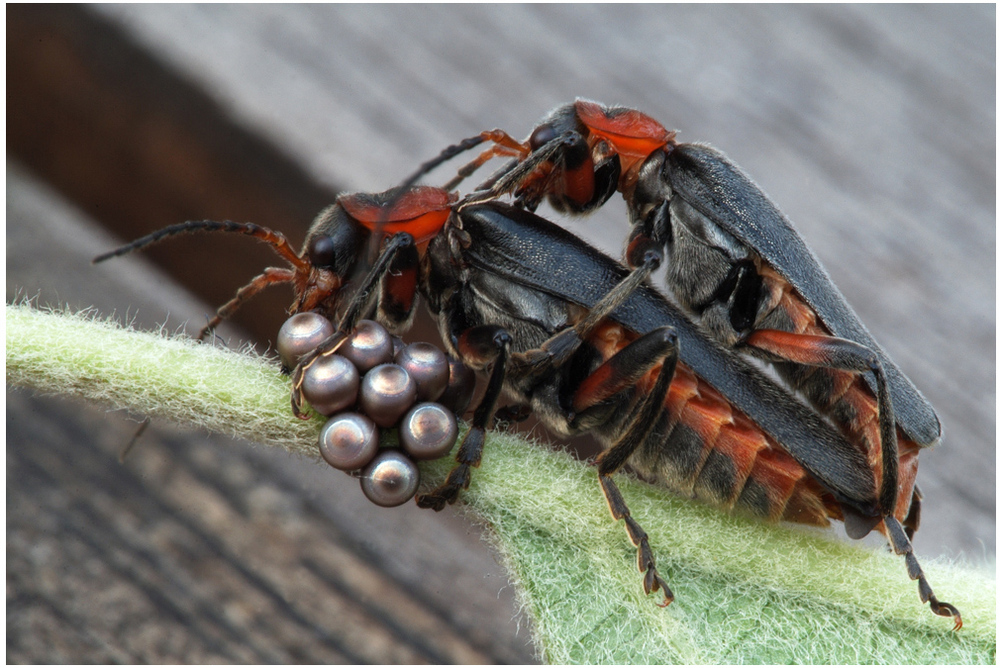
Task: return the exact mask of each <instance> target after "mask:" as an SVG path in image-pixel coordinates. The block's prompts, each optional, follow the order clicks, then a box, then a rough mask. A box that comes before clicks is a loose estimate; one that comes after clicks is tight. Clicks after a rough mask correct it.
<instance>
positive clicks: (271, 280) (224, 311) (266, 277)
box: [198, 267, 295, 341]
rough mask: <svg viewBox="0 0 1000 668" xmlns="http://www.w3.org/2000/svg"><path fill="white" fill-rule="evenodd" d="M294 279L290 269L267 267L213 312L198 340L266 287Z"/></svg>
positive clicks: (292, 271)
mask: <svg viewBox="0 0 1000 668" xmlns="http://www.w3.org/2000/svg"><path fill="white" fill-rule="evenodd" d="M294 279H295V271H294V270H292V269H279V268H277V267H268V268H267V269H265V270H264V273H262V274H261V275H260V276H257V277H256V278H254V279H253V280H252V281H250V282H249V283H247V284H246V285H244V286H243V287H242V288H240V289H239V290H237V291H236V296H235V297H233V298H232V299H230V300H229V301H228V302H226V303H225V304H223V305H222V306H220V307H219V310H217V311H216V312H215V316H214V317H213V318H212V319H211V320H209V321H208V324H207V325H205V326H204V327H203V328H202V330H201V332H199V334H198V340H199V341H201V340H203V339H204V338H205V337H206V336H208V334H209V332H211V331H212V330H214V329H215V328H216V327H218V326H219V323H221V322H222V321H223V320H225V319H226V318H228V317H229V316H231V315H232V314H233V313H235V312H236V310H237V309H238V308H239V307H240V306H242V305H243V302H245V301H247V300H248V299H250V298H251V297H253V296H254V295H256V294H257V293H258V292H260V291H261V290H263V289H264V288H266V287H267V286H269V285H276V284H278V283H289V282H291V281H293V280H294Z"/></svg>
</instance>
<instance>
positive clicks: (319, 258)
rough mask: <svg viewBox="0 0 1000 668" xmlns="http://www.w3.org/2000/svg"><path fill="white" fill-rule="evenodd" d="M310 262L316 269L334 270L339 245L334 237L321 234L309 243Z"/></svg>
mask: <svg viewBox="0 0 1000 668" xmlns="http://www.w3.org/2000/svg"><path fill="white" fill-rule="evenodd" d="M309 261H310V262H312V263H313V266H314V267H319V268H322V269H333V268H334V267H335V266H336V264H337V244H336V242H334V240H333V237H330V236H327V235H325V234H321V235H319V236H316V237H313V238H312V240H311V241H310V242H309Z"/></svg>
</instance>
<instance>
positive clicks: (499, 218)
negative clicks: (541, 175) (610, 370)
mask: <svg viewBox="0 0 1000 668" xmlns="http://www.w3.org/2000/svg"><path fill="white" fill-rule="evenodd" d="M462 213H463V215H462V222H463V227H464V229H465V230H466V231H467V232H468V233H469V235H470V238H471V244H470V246H469V247H468V248H467V249H466V250H465V253H464V255H465V258H466V259H467V260H468V261H469V262H470V263H471V264H473V265H474V266H476V267H477V268H478V269H479V270H481V271H484V272H490V273H495V274H498V275H501V276H504V277H506V278H509V279H511V280H516V281H517V282H519V283H521V284H522V285H526V286H530V287H532V288H534V289H536V290H539V291H542V292H545V293H548V294H551V295H554V296H557V297H559V298H560V299H565V300H568V301H571V302H574V303H576V304H579V305H582V306H584V307H587V306H590V305H593V304H595V303H597V301H599V300H600V299H601V297H603V296H604V295H605V294H607V293H608V292H609V291H610V290H611V289H612V288H614V286H615V285H617V284H618V283H619V282H621V280H622V279H623V278H624V277H625V276H626V275H627V273H628V272H627V271H626V270H625V269H624V267H622V266H621V265H618V264H617V263H615V262H614V261H612V260H611V259H609V258H607V257H606V256H604V255H603V254H601V253H600V252H599V251H597V250H596V249H594V248H592V247H590V246H589V245H587V244H585V243H584V242H583V241H581V240H580V239H578V238H577V237H575V236H573V235H572V234H571V233H569V232H567V231H566V230H564V229H563V228H561V227H558V226H556V225H554V224H553V223H550V222H548V221H546V220H545V219H543V218H540V217H539V216H536V215H534V214H532V213H530V212H528V211H524V210H520V209H512V208H507V207H502V205H497V204H494V203H489V204H482V205H477V206H474V207H469V208H467V209H464V210H463V212H462ZM567 276H568V277H576V278H570V280H566V277H567ZM580 276H586V277H588V280H579V278H578V277H580ZM611 317H612V318H613V319H614V320H616V321H618V322H619V323H621V324H622V325H624V326H625V327H627V328H629V329H631V330H633V331H634V332H636V333H637V334H640V335H641V334H646V333H648V332H650V331H652V330H653V329H656V328H657V327H662V326H664V325H669V326H671V327H673V328H674V329H675V331H676V333H677V337H678V340H679V341H680V358H681V362H683V363H684V364H686V365H687V366H689V367H690V368H691V369H692V370H693V371H694V372H695V373H697V374H698V375H699V376H700V377H702V378H703V379H704V380H705V381H707V382H708V383H709V384H710V385H712V386H713V387H715V388H716V389H717V390H718V391H720V392H721V393H722V394H723V395H725V396H726V397H728V398H729V399H730V400H731V401H732V402H733V404H734V405H736V406H739V407H740V409H741V410H742V411H743V412H745V413H746V415H747V416H748V417H749V418H750V419H751V420H753V421H754V422H755V423H756V424H757V425H758V426H759V427H761V428H762V429H763V430H764V431H765V432H767V433H768V434H770V435H771V436H772V437H773V438H775V439H776V440H777V441H778V442H779V443H781V444H782V446H783V447H784V448H785V449H786V450H787V452H788V453H789V454H790V455H791V456H792V457H793V458H794V459H795V460H796V461H798V462H799V463H800V464H801V465H802V466H803V468H805V469H806V470H807V471H808V472H809V474H810V475H811V476H813V477H814V478H815V479H816V480H818V481H820V482H821V483H822V484H823V485H824V486H825V487H827V489H829V490H830V491H831V492H832V493H833V494H834V496H835V497H836V498H837V499H838V500H839V501H842V502H844V503H846V504H847V505H849V506H851V507H852V508H854V509H856V510H857V511H858V512H860V513H861V514H863V515H875V514H877V511H876V507H877V500H876V493H875V488H876V485H875V480H874V476H873V474H872V472H871V469H870V468H869V467H868V465H867V463H866V461H865V459H864V456H863V455H862V454H861V453H860V452H859V451H858V450H857V449H856V448H854V447H853V446H851V445H850V444H849V443H848V442H847V441H846V440H845V439H844V438H843V437H842V436H841V435H840V434H839V433H837V432H836V431H835V430H834V429H833V428H832V427H831V426H830V425H829V424H827V423H826V422H824V421H823V420H821V419H820V418H819V417H818V416H817V415H816V414H815V413H814V412H813V411H811V410H810V409H809V408H808V407H806V406H805V405H804V404H802V403H801V402H799V401H798V400H796V399H795V398H793V397H791V396H790V395H789V394H788V392H786V391H785V390H783V389H782V388H780V387H779V386H778V385H777V384H775V383H773V382H772V381H770V380H769V379H767V378H766V377H764V376H763V375H762V374H761V373H760V372H759V371H758V370H756V369H755V368H754V367H752V366H751V365H750V364H748V363H747V362H745V361H744V360H742V359H741V358H740V357H739V356H737V355H736V354H734V353H731V352H729V351H726V350H724V349H722V348H721V347H719V346H718V345H717V344H715V343H714V342H713V341H712V340H710V339H709V338H708V337H707V336H706V335H705V334H704V333H703V332H702V331H701V330H700V329H699V328H698V327H697V326H696V325H695V324H693V323H692V322H691V321H690V320H688V318H687V316H685V315H684V314H683V312H682V311H681V310H680V309H679V308H678V307H677V306H675V305H674V304H672V303H671V302H670V301H668V300H667V298H666V297H664V296H663V295H662V294H660V293H659V292H657V291H656V290H654V289H653V288H650V287H649V286H647V285H642V286H640V287H639V288H638V289H637V290H636V291H635V292H634V293H633V294H632V295H631V296H630V297H629V298H628V299H627V300H626V301H625V302H624V303H623V304H622V305H621V306H620V307H619V308H618V309H616V310H615V311H614V312H613V313H612V316H611Z"/></svg>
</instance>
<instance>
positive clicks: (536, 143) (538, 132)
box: [528, 123, 559, 151]
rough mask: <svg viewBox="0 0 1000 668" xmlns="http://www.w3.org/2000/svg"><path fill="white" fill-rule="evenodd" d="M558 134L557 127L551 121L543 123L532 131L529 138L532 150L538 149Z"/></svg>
mask: <svg viewBox="0 0 1000 668" xmlns="http://www.w3.org/2000/svg"><path fill="white" fill-rule="evenodd" d="M558 136H559V135H558V133H556V129H555V127H554V126H553V125H552V124H551V123H543V124H542V125H539V126H538V127H537V128H535V130H534V132H532V133H531V136H530V137H529V138H528V145H529V146H531V150H532V151H537V150H538V149H540V148H541V147H542V146H545V145H546V144H548V143H549V142H550V141H552V140H553V139H555V138H556V137H558Z"/></svg>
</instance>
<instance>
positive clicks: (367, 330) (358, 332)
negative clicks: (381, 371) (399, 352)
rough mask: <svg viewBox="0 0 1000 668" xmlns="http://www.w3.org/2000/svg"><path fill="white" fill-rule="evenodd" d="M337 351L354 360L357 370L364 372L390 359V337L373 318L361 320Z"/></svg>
mask: <svg viewBox="0 0 1000 668" xmlns="http://www.w3.org/2000/svg"><path fill="white" fill-rule="evenodd" d="M337 353H338V354H340V355H343V356H344V357H346V358H347V359H349V360H351V361H352V362H354V366H356V367H358V371H360V372H361V373H362V374H364V373H365V372H367V371H368V370H369V369H373V368H375V367H376V366H378V365H379V364H386V363H387V362H391V361H392V337H391V336H389V332H388V331H386V329H385V327H383V326H382V325H380V324H378V323H377V322H375V321H374V320H361V321H360V322H358V326H357V327H356V328H355V329H354V333H352V334H351V336H350V337H348V339H347V341H345V342H344V345H342V346H341V347H340V350H338V351H337Z"/></svg>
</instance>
